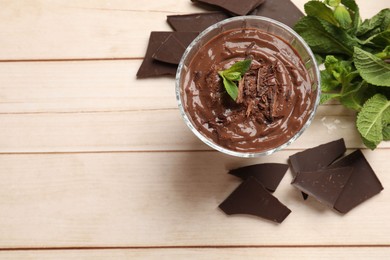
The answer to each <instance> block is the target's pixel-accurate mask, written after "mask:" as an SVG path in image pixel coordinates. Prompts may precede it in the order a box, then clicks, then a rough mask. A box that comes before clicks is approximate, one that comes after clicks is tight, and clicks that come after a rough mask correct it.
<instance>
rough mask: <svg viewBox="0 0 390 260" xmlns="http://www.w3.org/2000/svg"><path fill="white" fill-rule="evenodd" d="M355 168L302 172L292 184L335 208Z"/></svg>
mask: <svg viewBox="0 0 390 260" xmlns="http://www.w3.org/2000/svg"><path fill="white" fill-rule="evenodd" d="M352 170H353V168H351V167H342V168H335V169H323V170H320V171H316V172H300V173H299V174H298V175H297V176H296V177H295V179H294V180H293V182H292V183H291V184H292V185H294V186H295V187H296V188H298V189H299V190H301V191H302V192H305V193H306V194H309V195H310V196H313V197H314V198H315V199H317V200H318V201H320V202H321V203H323V204H325V205H327V206H329V207H331V208H333V207H334V205H335V203H336V201H337V200H338V199H339V197H340V194H341V192H342V191H343V189H344V187H345V186H346V184H347V183H348V180H349V178H350V177H351V174H352Z"/></svg>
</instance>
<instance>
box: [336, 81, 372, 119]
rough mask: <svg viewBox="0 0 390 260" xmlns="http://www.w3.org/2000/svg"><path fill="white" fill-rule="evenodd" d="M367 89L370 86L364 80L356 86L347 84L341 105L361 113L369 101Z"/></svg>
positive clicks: (343, 91) (355, 84) (341, 98)
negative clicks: (367, 100) (365, 103)
mask: <svg viewBox="0 0 390 260" xmlns="http://www.w3.org/2000/svg"><path fill="white" fill-rule="evenodd" d="M367 89H368V84H367V82H366V81H364V80H362V81H360V82H355V83H354V84H350V83H349V84H346V85H345V86H344V87H343V90H342V93H341V94H342V96H341V97H340V103H341V104H342V105H343V106H345V107H347V108H350V109H353V110H355V111H360V110H361V109H362V108H363V104H364V102H365V101H366V99H367V98H366V96H367Z"/></svg>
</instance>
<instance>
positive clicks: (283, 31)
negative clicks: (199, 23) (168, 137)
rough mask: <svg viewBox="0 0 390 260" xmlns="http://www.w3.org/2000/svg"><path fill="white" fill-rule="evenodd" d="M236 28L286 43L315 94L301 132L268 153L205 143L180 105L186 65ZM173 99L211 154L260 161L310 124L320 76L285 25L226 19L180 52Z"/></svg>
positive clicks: (259, 18) (305, 48) (264, 19)
mask: <svg viewBox="0 0 390 260" xmlns="http://www.w3.org/2000/svg"><path fill="white" fill-rule="evenodd" d="M240 28H256V29H259V30H261V31H264V32H267V33H269V34H273V35H275V36H278V37H279V38H281V39H283V40H284V41H285V42H287V43H289V44H290V46H292V47H293V48H294V49H295V50H296V52H297V53H298V54H299V55H300V57H301V60H302V61H303V63H304V64H305V67H306V69H307V72H308V74H309V78H310V80H311V86H312V91H313V92H314V93H315V95H313V96H314V97H315V101H314V102H312V104H313V107H312V109H311V113H310V116H309V117H308V118H307V120H306V122H305V123H304V124H303V126H302V128H301V129H300V130H299V131H298V132H297V133H296V134H295V135H294V136H292V137H291V138H290V139H289V140H287V141H286V142H285V143H283V144H281V145H279V146H277V147H274V148H272V149H268V150H266V151H261V152H241V151H240V152H239V151H234V150H230V149H227V148H225V147H222V146H221V145H219V144H218V143H216V142H214V141H213V140H211V139H209V138H208V137H206V136H205V135H203V134H202V133H201V132H200V131H198V129H196V127H195V125H194V123H193V122H192V119H191V117H190V116H189V115H188V114H187V112H186V109H185V107H184V106H185V102H183V91H184V90H183V87H184V86H183V84H182V82H183V79H184V77H185V75H186V72H187V70H188V65H189V64H190V62H191V61H192V59H193V57H194V55H195V54H196V53H197V51H198V50H199V49H200V48H201V47H202V46H203V45H205V44H206V43H207V42H209V41H210V40H211V39H213V38H214V37H215V36H217V35H218V34H220V33H222V32H224V31H227V30H232V29H240ZM175 81H176V82H175V84H176V99H177V102H178V106H179V110H180V113H181V115H182V117H183V119H184V122H185V123H186V124H187V126H188V127H189V128H190V129H191V131H192V132H193V133H194V134H195V135H196V136H197V137H198V138H199V139H200V140H202V141H203V142H204V143H205V144H207V145H209V146H210V147H212V148H213V149H215V150H218V151H220V152H222V153H225V154H229V155H232V156H237V157H243V158H250V157H260V156H264V155H270V154H272V153H274V152H276V151H279V150H281V149H283V148H285V147H287V146H288V145H290V144H291V143H292V142H294V141H295V140H296V139H297V138H298V137H299V136H300V135H301V134H302V133H303V132H304V131H305V130H306V129H307V127H308V126H309V125H310V124H311V122H312V120H313V117H314V115H315V112H316V110H317V107H318V105H319V101H320V94H321V93H320V92H321V91H320V72H319V69H318V66H317V63H316V60H315V57H314V55H313V53H312V51H311V50H310V48H309V46H308V45H307V44H306V43H305V41H304V40H303V39H302V38H301V37H300V36H299V35H298V34H297V33H296V32H295V31H294V30H292V29H291V28H290V27H288V26H287V25H285V24H283V23H280V22H278V21H275V20H273V19H270V18H267V17H262V16H237V17H233V18H229V19H226V20H223V21H221V22H219V23H216V24H214V25H212V26H210V27H209V28H207V29H206V30H204V31H203V32H202V33H200V34H199V36H198V37H196V39H195V40H194V41H193V42H192V43H191V44H190V45H189V46H188V47H187V49H186V51H185V52H184V55H183V57H182V59H181V61H180V64H179V67H178V69H177V73H176V80H175Z"/></svg>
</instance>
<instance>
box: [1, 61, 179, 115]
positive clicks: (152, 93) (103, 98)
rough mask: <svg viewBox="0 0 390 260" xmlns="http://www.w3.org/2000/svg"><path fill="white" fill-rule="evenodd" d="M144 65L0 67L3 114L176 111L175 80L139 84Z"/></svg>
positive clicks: (96, 63)
mask: <svg viewBox="0 0 390 260" xmlns="http://www.w3.org/2000/svg"><path fill="white" fill-rule="evenodd" d="M140 64H141V60H130V61H82V62H80V61H78V62H75V61H73V62H21V63H0V113H24V112H27V113H35V112H40V113H41V112H85V111H123V110H142V109H161V108H162V109H164V108H177V103H176V99H175V93H174V92H175V82H174V80H173V78H167V77H162V78H158V79H142V80H136V78H135V75H136V73H137V70H138V67H139V65H140Z"/></svg>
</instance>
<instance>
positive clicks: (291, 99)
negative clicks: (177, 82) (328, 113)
mask: <svg viewBox="0 0 390 260" xmlns="http://www.w3.org/2000/svg"><path fill="white" fill-rule="evenodd" d="M245 59H250V60H252V62H251V66H250V68H249V69H248V70H247V72H246V73H245V74H244V75H243V77H242V79H241V80H240V81H239V82H237V87H238V97H237V99H236V100H233V99H232V98H231V97H230V96H229V95H228V93H227V92H226V90H225V87H224V85H223V81H222V79H221V77H220V76H219V75H218V72H219V71H222V70H225V69H228V68H230V67H231V66H232V65H233V64H235V63H236V62H238V61H243V60H245ZM182 79H183V81H182V88H183V91H182V100H183V106H184V110H185V111H186V113H187V115H188V116H189V118H190V120H191V121H192V123H193V125H194V127H195V128H196V129H197V130H198V131H199V132H200V133H202V134H203V135H204V136H206V137H207V138H208V139H210V140H212V141H213V142H215V143H216V144H218V145H220V146H222V147H224V148H227V149H229V150H233V151H237V152H245V153H246V152H251V153H254V152H263V151H267V150H270V149H273V148H276V147H279V146H280V145H282V144H285V143H286V142H287V141H288V140H289V139H291V138H292V137H293V136H294V135H296V134H297V132H299V130H300V129H301V128H302V127H303V125H305V123H306V121H307V120H308V119H309V117H310V115H311V113H312V112H313V109H314V107H315V105H314V103H315V101H316V96H317V92H316V91H313V90H312V84H313V83H312V82H311V80H310V77H309V75H308V72H307V70H306V68H305V65H304V63H303V62H302V60H301V58H300V57H299V55H298V54H297V52H296V51H295V50H294V49H293V48H292V47H291V46H290V45H289V44H288V43H287V42H285V41H284V40H282V39H281V38H279V37H277V36H275V35H273V34H270V33H267V32H264V31H261V30H259V29H256V28H240V29H232V30H227V31H225V32H222V33H220V34H218V35H217V36H216V37H214V38H212V39H211V40H210V41H209V42H207V43H206V44H205V45H203V46H201V47H200V49H199V50H198V51H197V52H196V54H195V55H194V56H193V58H192V60H191V61H190V63H189V66H188V68H187V70H186V72H185V74H184V75H183V77H182ZM314 92H315V93H314Z"/></svg>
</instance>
